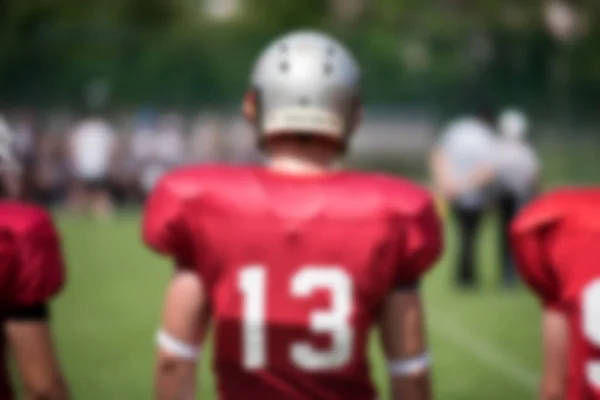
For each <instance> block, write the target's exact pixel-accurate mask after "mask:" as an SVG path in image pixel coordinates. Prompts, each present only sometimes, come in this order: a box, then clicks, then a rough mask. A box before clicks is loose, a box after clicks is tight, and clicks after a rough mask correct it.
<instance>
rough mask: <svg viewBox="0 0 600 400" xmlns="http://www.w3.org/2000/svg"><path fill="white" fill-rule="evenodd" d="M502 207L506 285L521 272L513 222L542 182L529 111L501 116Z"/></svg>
mask: <svg viewBox="0 0 600 400" xmlns="http://www.w3.org/2000/svg"><path fill="white" fill-rule="evenodd" d="M498 130H499V131H500V138H499V140H498V149H497V155H498V174H497V178H496V179H497V187H498V206H499V212H500V220H501V224H500V229H501V231H500V239H501V240H500V245H501V249H502V268H503V270H502V278H503V282H504V284H505V285H506V286H508V287H511V286H514V284H516V282H517V274H516V273H515V269H514V265H513V262H512V259H511V251H510V244H509V241H508V238H509V228H510V223H511V221H512V220H513V218H514V217H515V216H516V214H517V212H518V211H519V209H520V208H521V207H522V206H523V205H525V204H526V203H527V202H528V201H529V200H530V199H531V198H532V197H533V196H534V195H535V193H536V192H537V189H538V185H539V181H540V165H539V161H538V157H537V155H536V153H535V151H534V150H533V148H532V147H531V145H530V144H529V143H528V142H527V140H526V136H527V132H528V130H529V123H528V120H527V117H526V116H525V114H523V113H522V112H521V111H519V110H516V109H507V110H505V111H504V112H503V113H502V114H501V115H500V117H499V119H498Z"/></svg>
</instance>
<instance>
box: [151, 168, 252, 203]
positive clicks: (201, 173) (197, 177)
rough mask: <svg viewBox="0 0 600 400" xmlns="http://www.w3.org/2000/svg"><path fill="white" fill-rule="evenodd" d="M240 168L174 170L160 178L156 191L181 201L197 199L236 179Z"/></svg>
mask: <svg viewBox="0 0 600 400" xmlns="http://www.w3.org/2000/svg"><path fill="white" fill-rule="evenodd" d="M240 172H241V168H238V167H234V166H228V165H217V164H215V165H194V166H186V167H180V168H177V169H174V170H172V171H170V172H167V173H166V174H165V175H164V176H163V177H161V178H160V180H159V182H158V185H157V189H156V190H159V191H168V192H170V194H171V195H174V196H175V197H178V198H180V199H182V200H184V199H189V198H193V197H197V196H198V195H201V194H202V193H203V192H204V191H206V190H210V189H211V188H214V187H215V186H220V185H222V184H226V183H228V182H231V181H233V180H236V179H238V176H239V175H240Z"/></svg>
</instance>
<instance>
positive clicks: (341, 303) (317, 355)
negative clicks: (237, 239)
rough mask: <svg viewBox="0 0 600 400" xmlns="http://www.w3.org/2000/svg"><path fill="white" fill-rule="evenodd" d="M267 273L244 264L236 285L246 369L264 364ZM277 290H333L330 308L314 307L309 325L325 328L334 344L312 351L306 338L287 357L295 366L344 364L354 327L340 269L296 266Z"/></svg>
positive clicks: (298, 294) (348, 284)
mask: <svg viewBox="0 0 600 400" xmlns="http://www.w3.org/2000/svg"><path fill="white" fill-rule="evenodd" d="M268 284H269V283H268V276H267V272H266V270H265V268H264V267H262V266H260V265H255V266H249V267H246V268H243V269H241V270H240V272H239V276H238V288H239V290H240V292H241V293H242V295H243V303H244V304H243V306H242V307H243V308H242V313H243V333H242V335H243V338H242V346H243V349H242V351H243V365H244V367H245V368H247V369H249V370H256V369H260V368H264V367H265V366H266V364H267V356H266V354H267V352H266V344H267V332H266V329H265V314H266V307H267V301H266V296H267V285H268ZM281 290H287V291H289V294H290V296H291V297H292V298H304V297H309V296H310V295H311V294H312V293H313V292H314V291H315V290H327V291H329V293H330V294H331V308H330V309H328V310H315V311H314V312H312V313H311V315H310V322H309V330H310V332H314V333H328V334H330V335H331V339H332V344H331V348H330V349H328V350H315V349H314V347H313V346H312V345H311V344H310V343H308V342H298V343H292V344H291V345H290V350H289V356H290V359H291V361H292V362H293V363H294V364H295V365H297V366H298V367H299V368H302V369H304V370H309V371H321V370H327V369H333V368H339V367H342V366H343V365H344V364H346V363H348V361H350V358H351V356H352V340H353V331H352V328H351V326H350V324H349V318H350V314H351V312H352V291H353V288H352V280H351V278H350V277H349V276H348V274H346V272H344V271H343V270H342V269H340V268H335V267H321V266H306V267H305V268H302V269H300V270H299V271H298V272H297V273H296V274H295V275H294V276H293V277H292V278H291V281H290V282H289V285H287V287H286V286H282V288H281Z"/></svg>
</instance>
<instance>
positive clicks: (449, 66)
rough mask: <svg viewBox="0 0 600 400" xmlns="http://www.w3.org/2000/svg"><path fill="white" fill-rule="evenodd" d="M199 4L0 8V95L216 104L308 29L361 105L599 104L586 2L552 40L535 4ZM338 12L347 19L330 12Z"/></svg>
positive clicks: (277, 0) (51, 0) (181, 0)
mask: <svg viewBox="0 0 600 400" xmlns="http://www.w3.org/2000/svg"><path fill="white" fill-rule="evenodd" d="M202 1H203V0H170V1H165V0H86V1H81V0H39V1H23V0H0V93H1V96H0V98H2V100H3V101H5V102H8V103H10V104H14V103H18V104H34V105H56V104H64V105H73V104H80V103H81V102H82V96H83V89H84V88H85V87H86V85H87V84H88V83H89V82H90V81H91V80H93V79H96V78H102V79H105V80H106V82H108V83H110V87H111V93H112V99H113V102H115V103H116V104H119V105H128V104H131V105H134V104H135V105H138V104H154V105H165V106H187V107H195V106H198V105H202V104H204V103H210V104H215V103H222V104H230V103H232V102H237V101H238V99H239V98H240V97H241V94H242V92H243V91H244V90H245V88H246V82H247V79H248V74H249V67H250V65H251V63H252V60H253V59H254V57H255V56H256V54H257V51H259V49H260V48H262V47H263V46H264V45H265V43H266V42H268V41H269V40H270V39H272V38H273V37H274V36H275V35H277V34H280V33H283V32H286V31H289V30H292V29H298V28H316V29H323V30H325V31H328V32H331V33H333V34H335V35H336V36H337V37H339V38H340V39H342V40H344V41H345V42H346V43H348V45H349V46H350V47H351V48H352V50H353V51H354V52H355V53H356V55H357V57H358V58H359V60H360V61H361V63H362V65H363V68H364V72H365V95H366V98H367V102H368V103H369V104H401V105H411V106H418V107H433V108H435V109H440V108H441V109H448V110H450V109H452V108H453V107H458V106H460V105H461V104H462V102H463V101H464V100H465V98H466V97H468V96H466V95H465V94H469V93H476V92H478V93H487V94H488V95H490V96H491V97H493V98H494V100H495V101H497V102H502V103H508V102H517V103H518V104H521V105H524V106H527V107H529V108H537V109H538V110H540V111H544V110H557V109H568V108H569V107H577V109H578V110H581V109H588V110H595V109H600V107H598V105H599V104H598V103H599V100H600V52H598V51H597V49H599V48H600V27H599V26H598V24H596V23H595V22H596V21H598V16H600V10H599V8H600V7H599V5H598V4H597V2H581V4H575V6H576V7H578V8H577V9H578V11H579V12H580V15H582V16H584V17H585V18H584V19H582V20H581V21H579V22H578V23H580V24H585V27H584V28H585V29H582V30H584V31H585V32H584V34H580V35H578V36H577V37H576V38H574V39H573V40H560V39H559V38H557V37H556V36H553V35H551V34H550V32H549V30H548V29H547V24H546V21H545V20H544V12H543V7H542V6H543V5H544V3H543V2H540V1H522V0H512V1H510V0H480V1H474V0H403V1H398V0H371V1H368V0H329V1H325V0H302V1H282V0H239V2H240V4H241V10H240V13H239V14H238V15H236V16H234V17H232V18H231V19H228V20H225V21H223V20H213V19H211V18H209V16H207V15H206V14H205V13H203V12H202V7H201V5H202ZM204 1H206V0H204ZM340 2H341V3H340ZM347 4H352V5H354V6H355V7H356V10H358V11H355V12H354V13H350V15H343V14H339V13H337V14H336V12H335V10H336V9H337V8H336V7H338V8H339V7H340V5H342V6H343V5H347Z"/></svg>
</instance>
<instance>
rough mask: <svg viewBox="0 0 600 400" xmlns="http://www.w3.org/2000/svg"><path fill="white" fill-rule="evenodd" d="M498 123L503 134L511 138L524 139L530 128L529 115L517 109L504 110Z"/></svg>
mask: <svg viewBox="0 0 600 400" xmlns="http://www.w3.org/2000/svg"><path fill="white" fill-rule="evenodd" d="M498 125H499V129H500V133H501V134H502V136H504V137H506V138H509V139H522V138H523V137H525V135H526V134H527V131H528V130H529V121H528V120H527V117H526V116H525V114H524V113H522V112H521V111H519V110H516V109H508V110H505V111H504V112H502V114H501V115H500V118H499V121H498Z"/></svg>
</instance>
